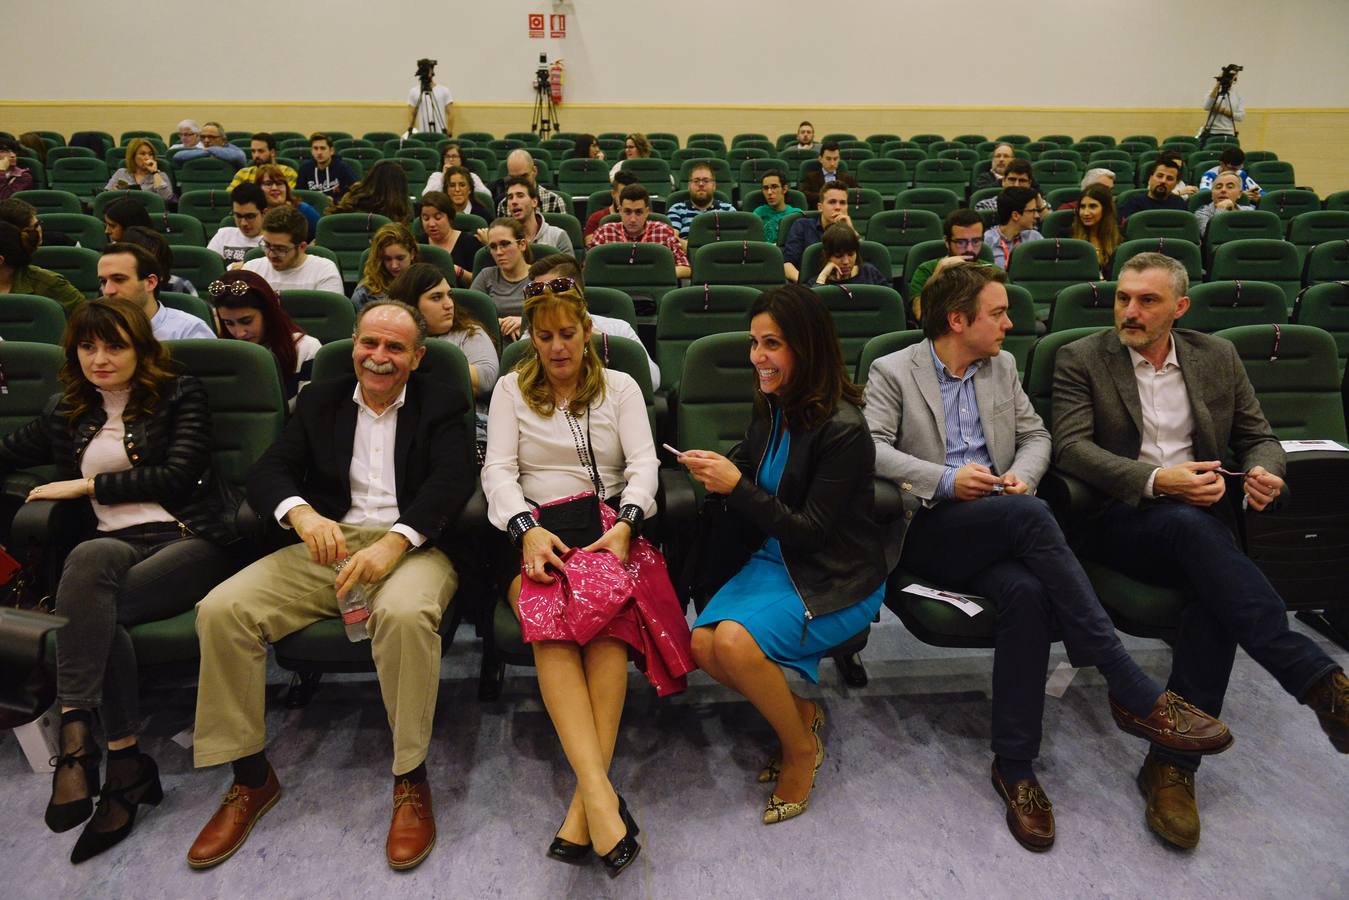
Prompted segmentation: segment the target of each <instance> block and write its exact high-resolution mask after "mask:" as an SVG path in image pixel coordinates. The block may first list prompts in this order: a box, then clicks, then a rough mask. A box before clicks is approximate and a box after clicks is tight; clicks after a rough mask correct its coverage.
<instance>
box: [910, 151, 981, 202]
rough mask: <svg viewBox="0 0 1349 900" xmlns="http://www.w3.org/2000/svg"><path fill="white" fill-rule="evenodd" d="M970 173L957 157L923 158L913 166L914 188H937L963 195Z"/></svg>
mask: <svg viewBox="0 0 1349 900" xmlns="http://www.w3.org/2000/svg"><path fill="white" fill-rule="evenodd" d="M969 180H970V174H969V171H968V170H967V169H966V168H965V164H964V163H962V162H961V161H960V160H958V159H925V160H923V161H922V162H920V163H918V164H917V165H916V166H914V167H913V187H914V189H915V190H918V189H924V188H928V189H930V188H937V189H945V190H948V191H951V192H952V193H953V194H955V195H957V197H963V196H964V195H965V185H966V184H968V183H969Z"/></svg>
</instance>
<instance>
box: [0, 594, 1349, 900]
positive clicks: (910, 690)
mask: <svg viewBox="0 0 1349 900" xmlns="http://www.w3.org/2000/svg"><path fill="white" fill-rule="evenodd" d="M1295 627H1298V628H1301V626H1300V625H1295ZM1309 633H1310V632H1309ZM1318 639H1319V638H1318ZM1126 640H1128V642H1129V645H1130V647H1131V648H1132V649H1133V650H1134V651H1135V655H1136V657H1137V658H1138V659H1139V660H1140V661H1141V662H1142V663H1143V664H1144V665H1145V667H1147V668H1148V669H1149V671H1151V672H1152V673H1153V674H1154V675H1156V676H1157V677H1159V678H1163V679H1164V677H1165V673H1166V670H1167V667H1168V664H1169V659H1170V655H1169V651H1168V650H1167V649H1166V647H1165V646H1164V645H1162V644H1160V643H1158V642H1154V641H1140V640H1133V639H1126ZM1055 650H1056V652H1055V654H1054V656H1053V658H1052V660H1051V667H1053V666H1056V665H1057V664H1058V662H1060V661H1061V660H1063V658H1064V657H1063V654H1062V652H1061V648H1059V647H1056V648H1055ZM1330 652H1331V654H1332V655H1333V656H1334V657H1335V658H1336V659H1338V660H1341V661H1344V662H1346V663H1349V654H1346V653H1345V652H1344V651H1342V650H1340V649H1338V648H1331V649H1330ZM865 659H866V661H867V667H868V670H869V671H870V674H871V683H870V685H868V686H867V687H866V688H865V689H862V690H850V689H848V688H845V687H843V686H842V685H841V683H840V681H839V678H838V672H837V670H836V669H835V668H834V666H833V664H832V663H830V662H826V663H825V664H824V665H823V666H822V667H821V673H822V683H821V684H820V685H819V686H818V687H816V688H813V689H811V690H810V693H811V695H812V696H816V697H820V698H823V701H824V704H825V708H826V710H827V712H828V716H829V720H828V723H827V724H826V726H825V732H824V738H825V747H826V751H827V756H826V759H825V764H824V767H823V768H822V769H821V770H820V774H819V779H818V781H817V786H816V790H815V793H814V795H813V797H812V805H811V808H810V811H809V812H808V813H807V814H806V815H805V816H804V817H802V818H800V819H796V820H793V821H791V822H787V823H784V824H782V825H775V826H772V827H771V828H766V827H764V826H763V825H761V824H760V823H759V815H760V812H761V810H762V807H763V804H764V801H765V799H766V797H767V793H768V791H767V790H766V789H765V786H763V785H759V784H757V783H755V773H756V772H757V771H758V769H759V767H760V766H761V765H762V763H763V762H764V760H765V754H766V751H767V749H768V748H769V731H768V728H767V726H766V725H765V724H764V722H763V720H762V719H761V718H759V717H758V715H757V714H755V713H754V711H753V710H752V708H751V707H750V706H749V705H748V704H747V703H746V702H744V701H743V700H741V699H740V698H738V697H735V696H733V695H731V694H730V693H728V692H727V691H725V690H724V689H722V688H721V687H719V686H716V685H714V684H713V683H712V682H711V681H710V680H709V679H707V678H706V677H705V676H702V675H697V676H695V677H694V678H693V679H692V683H691V684H690V689H689V691H687V692H686V693H685V694H683V695H680V696H677V697H674V698H672V699H669V700H664V701H658V700H657V699H656V698H655V696H654V694H653V692H652V691H650V690H649V689H648V688H647V686H646V683H645V681H644V680H643V679H641V678H640V676H638V675H636V674H635V673H634V674H633V676H632V680H631V693H630V695H629V702H628V708H627V711H626V715H625V721H624V728H623V731H622V733H621V735H620V738H619V746H618V751H617V754H616V757H615V763H614V769H613V778H614V783H615V785H616V786H618V788H619V789H620V790H621V791H622V792H623V793H624V794H625V795H626V797H627V799H628V802H629V805H630V806H631V807H632V810H633V812H634V815H635V817H636V819H637V821H638V822H639V824H640V825H641V827H642V833H641V838H640V840H641V842H642V844H643V850H642V854H641V856H640V857H639V858H638V861H637V863H636V864H635V865H634V866H633V867H632V868H631V869H629V870H628V871H627V872H626V873H624V875H623V876H622V877H621V878H620V879H618V880H617V881H610V880H609V879H608V878H607V877H605V874H604V872H603V870H602V868H601V867H600V865H599V864H598V862H593V863H592V864H591V865H589V866H586V867H583V868H573V867H571V866H566V865H561V864H558V863H555V862H552V861H550V860H548V859H546V858H545V857H544V855H543V851H544V848H545V847H546V846H547V843H548V841H549V840H550V839H551V837H552V835H553V832H554V830H555V829H556V827H557V826H558V824H559V823H560V821H561V819H562V814H563V811H564V808H565V805H566V800H567V798H568V796H569V795H570V791H571V788H572V782H571V778H570V775H569V772H568V770H567V768H566V764H565V762H564V760H563V758H562V754H561V751H560V749H559V747H558V743H557V740H556V738H555V737H554V735H553V732H552V729H551V728H550V726H549V723H548V719H547V716H546V714H545V713H544V711H543V709H542V705H541V703H540V701H539V699H538V692H537V687H536V685H535V682H534V678H533V673H532V670H529V669H521V668H511V669H509V670H508V677H507V681H506V689H505V692H504V695H503V697H502V699H501V700H500V701H499V702H497V703H494V704H487V705H482V704H479V703H478V701H477V699H476V686H477V685H476V674H477V663H478V651H477V644H476V641H475V640H474V638H473V635H472V632H471V630H470V629H468V628H465V629H462V630H461V631H460V633H459V636H458V639H457V640H456V641H455V643H454V645H453V647H452V648H451V649H450V651H449V653H448V654H447V656H446V659H445V661H444V680H443V681H442V683H441V691H440V698H439V706H438V708H437V711H436V712H437V717H436V729H435V739H434V742H433V744H432V748H431V755H430V759H429V767H430V771H431V777H432V779H433V787H434V798H435V807H436V821H437V825H438V829H439V841H438V844H437V846H436V848H435V850H434V851H433V852H432V854H431V856H430V857H429V858H428V859H427V861H426V862H425V863H424V864H423V865H422V866H421V867H420V868H418V869H416V870H414V871H412V872H409V873H403V874H399V873H395V872H392V871H390V870H389V868H388V867H387V865H386V864H385V862H384V836H385V829H386V827H387V824H388V816H389V809H390V797H391V794H392V779H391V778H390V774H389V768H388V760H389V756H390V749H389V739H388V729H387V726H386V724H385V717H384V713H383V709H382V707H381V705H380V702H379V695H378V692H377V688H376V685H375V683H374V681H373V677H366V676H346V677H342V678H329V679H325V681H324V684H323V686H322V687H321V689H320V690H319V692H318V694H317V696H316V697H315V699H314V701H313V702H312V704H311V705H310V706H309V707H308V708H307V709H304V710H299V711H291V710H287V709H285V708H283V707H282V705H281V704H280V703H279V702H272V703H271V704H270V706H269V710H270V711H269V713H268V716H267V726H268V732H269V736H270V745H269V750H268V752H269V754H270V756H271V758H272V761H273V763H274V764H275V765H276V768H277V771H278V774H279V775H280V778H281V783H282V785H283V788H284V795H283V796H282V798H281V801H280V802H279V803H278V804H277V806H276V807H275V808H274V809H273V810H272V811H271V812H270V813H268V814H267V815H266V816H265V817H264V818H263V819H262V820H261V821H260V823H259V824H258V826H257V828H256V829H255V830H254V831H253V834H252V836H251V837H250V838H249V840H248V843H247V844H246V845H245V846H244V848H243V849H242V850H241V851H240V852H239V853H238V855H237V856H235V857H234V858H233V859H231V860H229V861H228V862H226V863H225V864H223V865H221V866H220V867H218V868H216V869H212V870H209V871H206V872H193V871H191V870H189V869H188V867H187V864H186V863H185V861H184V854H185V853H186V851H187V848H188V845H189V844H190V843H191V841H192V838H193V836H194V835H195V834H196V832H197V830H198V829H199V828H200V827H201V826H202V825H203V824H204V823H205V822H206V820H207V818H208V817H209V816H210V815H211V813H212V812H213V810H214V808H215V806H216V803H217V802H218V801H219V798H220V794H221V792H223V791H224V789H225V788H226V786H227V782H228V780H229V775H228V769H227V768H225V767H220V768H218V769H215V770H212V771H205V772H196V771H193V769H192V760H191V753H190V751H189V750H186V749H184V748H183V747H181V746H180V745H179V744H177V743H174V741H173V740H172V739H173V737H174V736H176V735H179V734H180V732H182V731H183V730H184V729H187V728H190V726H191V723H192V715H193V705H194V694H193V692H192V690H191V689H190V686H180V687H174V688H159V689H156V690H154V691H152V692H148V693H147V695H146V696H145V697H144V698H143V703H144V707H145V709H146V710H147V711H153V712H152V715H151V717H150V719H149V722H148V726H147V732H148V733H147V736H146V738H145V739H144V740H145V746H146V747H147V748H148V749H149V750H150V752H152V753H153V755H154V756H155V758H156V760H157V761H158V763H159V766H160V769H161V771H162V772H163V775H164V787H165V799H164V802H163V803H162V804H161V805H160V806H159V807H158V808H156V809H148V808H144V807H143V808H142V812H143V813H144V816H143V818H142V821H141V822H140V823H139V824H138V825H137V827H136V832H135V834H133V835H132V837H131V838H130V839H129V840H128V841H126V842H125V843H123V844H122V845H121V846H119V847H117V848H114V849H113V850H112V851H110V852H108V853H107V854H105V855H104V856H101V857H98V858H96V859H94V860H92V861H90V862H87V863H84V864H82V865H80V866H78V867H73V866H71V865H70V864H69V862H68V854H69V852H70V848H71V846H72V845H73V844H74V841H75V837H76V835H77V834H78V832H77V831H72V832H69V833H67V834H63V835H53V834H50V833H49V832H48V831H47V830H46V828H45V827H44V826H43V824H42V810H43V806H44V804H45V803H46V800H47V796H48V785H49V780H48V778H47V777H46V776H38V775H34V774H32V773H31V771H29V770H28V768H27V766H26V764H25V762H24V760H23V758H22V755H21V753H20V750H19V748H18V745H17V742H16V741H15V739H14V738H13V736H12V735H11V734H9V733H3V734H0V808H2V809H4V811H5V822H6V826H5V828H4V829H3V831H0V861H2V862H3V865H2V867H0V872H3V877H4V879H5V886H4V887H3V889H0V894H2V895H3V896H5V897H7V898H10V900H17V898H29V897H32V898H55V897H62V898H77V897H100V898H102V897H134V898H137V900H149V898H161V897H162V898H176V897H192V898H211V897H249V898H273V897H277V898H288V897H325V898H327V897H335V898H344V897H385V896H393V895H395V893H397V894H402V895H406V896H410V897H456V898H457V897H465V898H476V897H507V898H530V897H671V898H674V897H679V898H684V897H688V898H714V897H737V898H755V897H770V896H799V895H807V896H818V897H860V898H871V897H929V896H941V897H944V898H951V897H981V898H985V897H1007V896H1023V895H1031V896H1040V897H1159V896H1165V897H1177V898H1181V897H1200V896H1202V897H1223V896H1227V897H1292V896H1297V897H1300V898H1320V897H1326V898H1338V897H1345V896H1349V757H1344V756H1341V755H1340V754H1337V753H1336V752H1335V751H1334V750H1333V749H1332V748H1331V746H1330V743H1329V741H1327V740H1326V738H1325V736H1324V735H1323V734H1322V732H1321V730H1320V728H1319V727H1318V726H1317V724H1316V721H1315V718H1314V716H1313V715H1312V714H1311V713H1310V712H1309V711H1308V710H1306V709H1305V708H1303V707H1301V706H1299V705H1298V704H1297V703H1295V702H1294V701H1293V700H1292V699H1291V698H1289V697H1288V696H1286V695H1285V694H1283V693H1282V692H1281V690H1280V689H1279V687H1278V685H1277V684H1276V683H1275V682H1274V680H1273V679H1272V678H1271V677H1270V676H1269V675H1268V674H1267V673H1265V672H1264V671H1263V670H1262V669H1260V668H1259V666H1257V665H1256V664H1255V663H1254V662H1252V661H1251V660H1250V658H1249V657H1246V656H1245V655H1244V654H1242V655H1239V656H1238V659H1237V665H1236V671H1235V673H1234V676H1233V679H1232V687H1231V690H1230V692H1229V694H1228V706H1227V709H1226V713H1227V715H1226V721H1227V722H1228V723H1229V724H1230V725H1231V727H1232V730H1233V733H1234V734H1236V735H1237V738H1238V740H1237V743H1236V746H1235V747H1234V748H1233V749H1232V750H1231V751H1229V752H1228V753H1227V754H1225V755H1223V756H1221V757H1218V758H1216V759H1212V760H1210V761H1208V762H1207V763H1205V764H1204V766H1203V767H1202V768H1201V770H1200V777H1199V782H1198V785H1199V788H1198V789H1199V802H1200V811H1201V814H1202V816H1203V827H1204V830H1203V840H1202V843H1201V844H1200V845H1199V847H1198V849H1197V850H1195V851H1193V852H1189V853H1183V852H1177V851H1172V850H1170V849H1168V848H1167V847H1166V846H1164V845H1163V844H1162V843H1161V842H1160V841H1159V840H1158V839H1156V838H1155V837H1153V835H1152V834H1151V833H1150V832H1149V831H1148V830H1147V828H1146V826H1145V824H1144V822H1143V806H1142V800H1141V798H1140V796H1139V794H1138V791H1137V789H1136V788H1135V786H1134V783H1133V776H1134V774H1135V772H1136V770H1137V768H1138V764H1139V762H1140V760H1141V757H1142V753H1143V746H1142V745H1141V744H1140V743H1139V742H1138V741H1137V740H1135V739H1134V738H1131V737H1129V736H1127V735H1125V734H1123V733H1122V732H1120V731H1118V730H1117V729H1116V728H1115V727H1114V725H1113V723H1112V721H1111V718H1110V714H1109V710H1108V708H1107V705H1106V699H1105V688H1104V686H1103V683H1102V681H1101V679H1100V678H1099V676H1098V675H1097V674H1096V672H1095V671H1094V670H1084V671H1081V672H1078V673H1077V675H1076V677H1075V678H1074V679H1073V681H1072V683H1071V685H1070V686H1069V688H1068V690H1067V692H1066V693H1065V694H1064V695H1063V697H1062V698H1061V699H1054V698H1052V697H1051V698H1047V703H1046V713H1045V743H1044V748H1043V753H1042V756H1041V759H1040V763H1039V766H1038V770H1039V774H1040V778H1041V781H1042V783H1043V784H1044V786H1045V788H1046V790H1047V792H1048V793H1049V796H1050V797H1051V798H1052V800H1053V801H1054V805H1055V813H1056V816H1057V827H1058V842H1057V845H1056V846H1055V847H1054V848H1053V850H1052V851H1050V852H1049V853H1046V854H1031V853H1028V852H1026V851H1025V850H1023V849H1021V847H1020V846H1019V845H1018V844H1016V842H1015V841H1014V840H1013V839H1012V837H1011V835H1010V834H1009V833H1008V831H1007V828H1006V826H1005V825H1004V823H1003V808H1002V806H1001V804H1000V802H999V801H998V799H997V797H996V796H995V795H994V793H993V789H992V788H991V786H990V784H989V779H988V763H989V753H988V750H987V746H988V732H989V725H988V722H989V697H988V688H989V673H990V670H991V660H992V656H991V653H990V652H985V651H974V650H955V651H946V650H939V649H936V648H932V647H928V646H926V645H924V644H921V643H919V642H918V641H917V640H915V639H914V638H913V637H911V636H910V635H909V634H908V633H907V632H906V631H905V630H904V628H903V626H901V625H900V624H899V623H898V622H897V621H896V620H895V619H894V618H893V617H892V616H891V615H890V614H889V613H883V614H882V624H881V625H880V626H878V627H877V628H876V629H874V631H873V637H872V641H871V645H870V646H869V647H868V649H867V652H866V654H865ZM270 680H271V681H272V683H273V691H272V700H273V701H274V700H275V694H276V692H277V691H279V689H280V688H281V686H282V685H284V683H285V680H286V673H284V672H282V671H280V670H279V669H274V670H273V671H272V672H271V679H270Z"/></svg>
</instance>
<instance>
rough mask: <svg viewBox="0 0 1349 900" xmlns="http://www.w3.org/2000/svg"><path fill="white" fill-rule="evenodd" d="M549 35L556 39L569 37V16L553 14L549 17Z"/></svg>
mask: <svg viewBox="0 0 1349 900" xmlns="http://www.w3.org/2000/svg"><path fill="white" fill-rule="evenodd" d="M548 35H549V37H554V38H564V37H566V36H567V16H566V14H565V13H553V14H550V15H549V16H548Z"/></svg>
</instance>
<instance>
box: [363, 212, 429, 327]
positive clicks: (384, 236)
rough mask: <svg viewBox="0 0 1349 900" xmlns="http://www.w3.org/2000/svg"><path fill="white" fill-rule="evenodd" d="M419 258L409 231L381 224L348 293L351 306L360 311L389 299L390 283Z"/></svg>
mask: <svg viewBox="0 0 1349 900" xmlns="http://www.w3.org/2000/svg"><path fill="white" fill-rule="evenodd" d="M422 199H423V200H425V199H426V198H425V197H423V198H422ZM419 256H420V252H419V251H418V249H417V239H416V238H414V237H413V236H412V229H410V228H408V227H407V226H406V225H404V224H403V223H402V222H390V223H389V224H388V225H381V226H380V227H379V228H378V229H377V230H376V231H375V234H374V236H372V237H371V238H370V252H369V253H368V254H367V255H366V257H365V269H364V271H362V272H361V280H360V281H359V282H357V284H356V290H354V291H352V294H351V303H352V305H353V306H355V307H356V309H357V310H360V309H361V308H362V307H364V306H365V305H366V304H367V303H373V302H374V301H376V300H386V299H388V295H389V285H391V284H393V283H394V280H395V279H397V278H398V276H399V275H402V274H403V272H404V270H406V269H407V267H408V266H410V265H412V264H413V263H415V262H417V261H418V257H419ZM414 305H415V304H414Z"/></svg>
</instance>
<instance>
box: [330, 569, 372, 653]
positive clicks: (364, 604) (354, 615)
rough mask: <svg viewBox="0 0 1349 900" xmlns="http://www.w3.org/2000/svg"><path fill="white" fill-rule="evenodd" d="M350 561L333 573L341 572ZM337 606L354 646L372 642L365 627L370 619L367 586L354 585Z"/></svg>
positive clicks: (348, 637)
mask: <svg viewBox="0 0 1349 900" xmlns="http://www.w3.org/2000/svg"><path fill="white" fill-rule="evenodd" d="M350 561H351V557H347V558H346V559H344V560H342V561H341V562H339V563H338V564H337V565H335V566H333V571H334V572H341V571H342V570H343V569H344V568H346V565H347V563H348V562H350ZM337 605H338V607H339V609H340V610H341V613H342V624H343V625H345V626H346V628H347V640H349V641H351V642H352V643H353V644H354V643H356V642H357V641H368V640H370V630H369V629H368V628H366V627H365V623H366V620H367V619H369V618H370V598H369V596H367V595H366V593H365V585H363V584H353V585H352V586H351V588H350V589H349V590H348V591H347V596H346V597H344V598H342V599H340V600H338V601H337Z"/></svg>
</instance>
